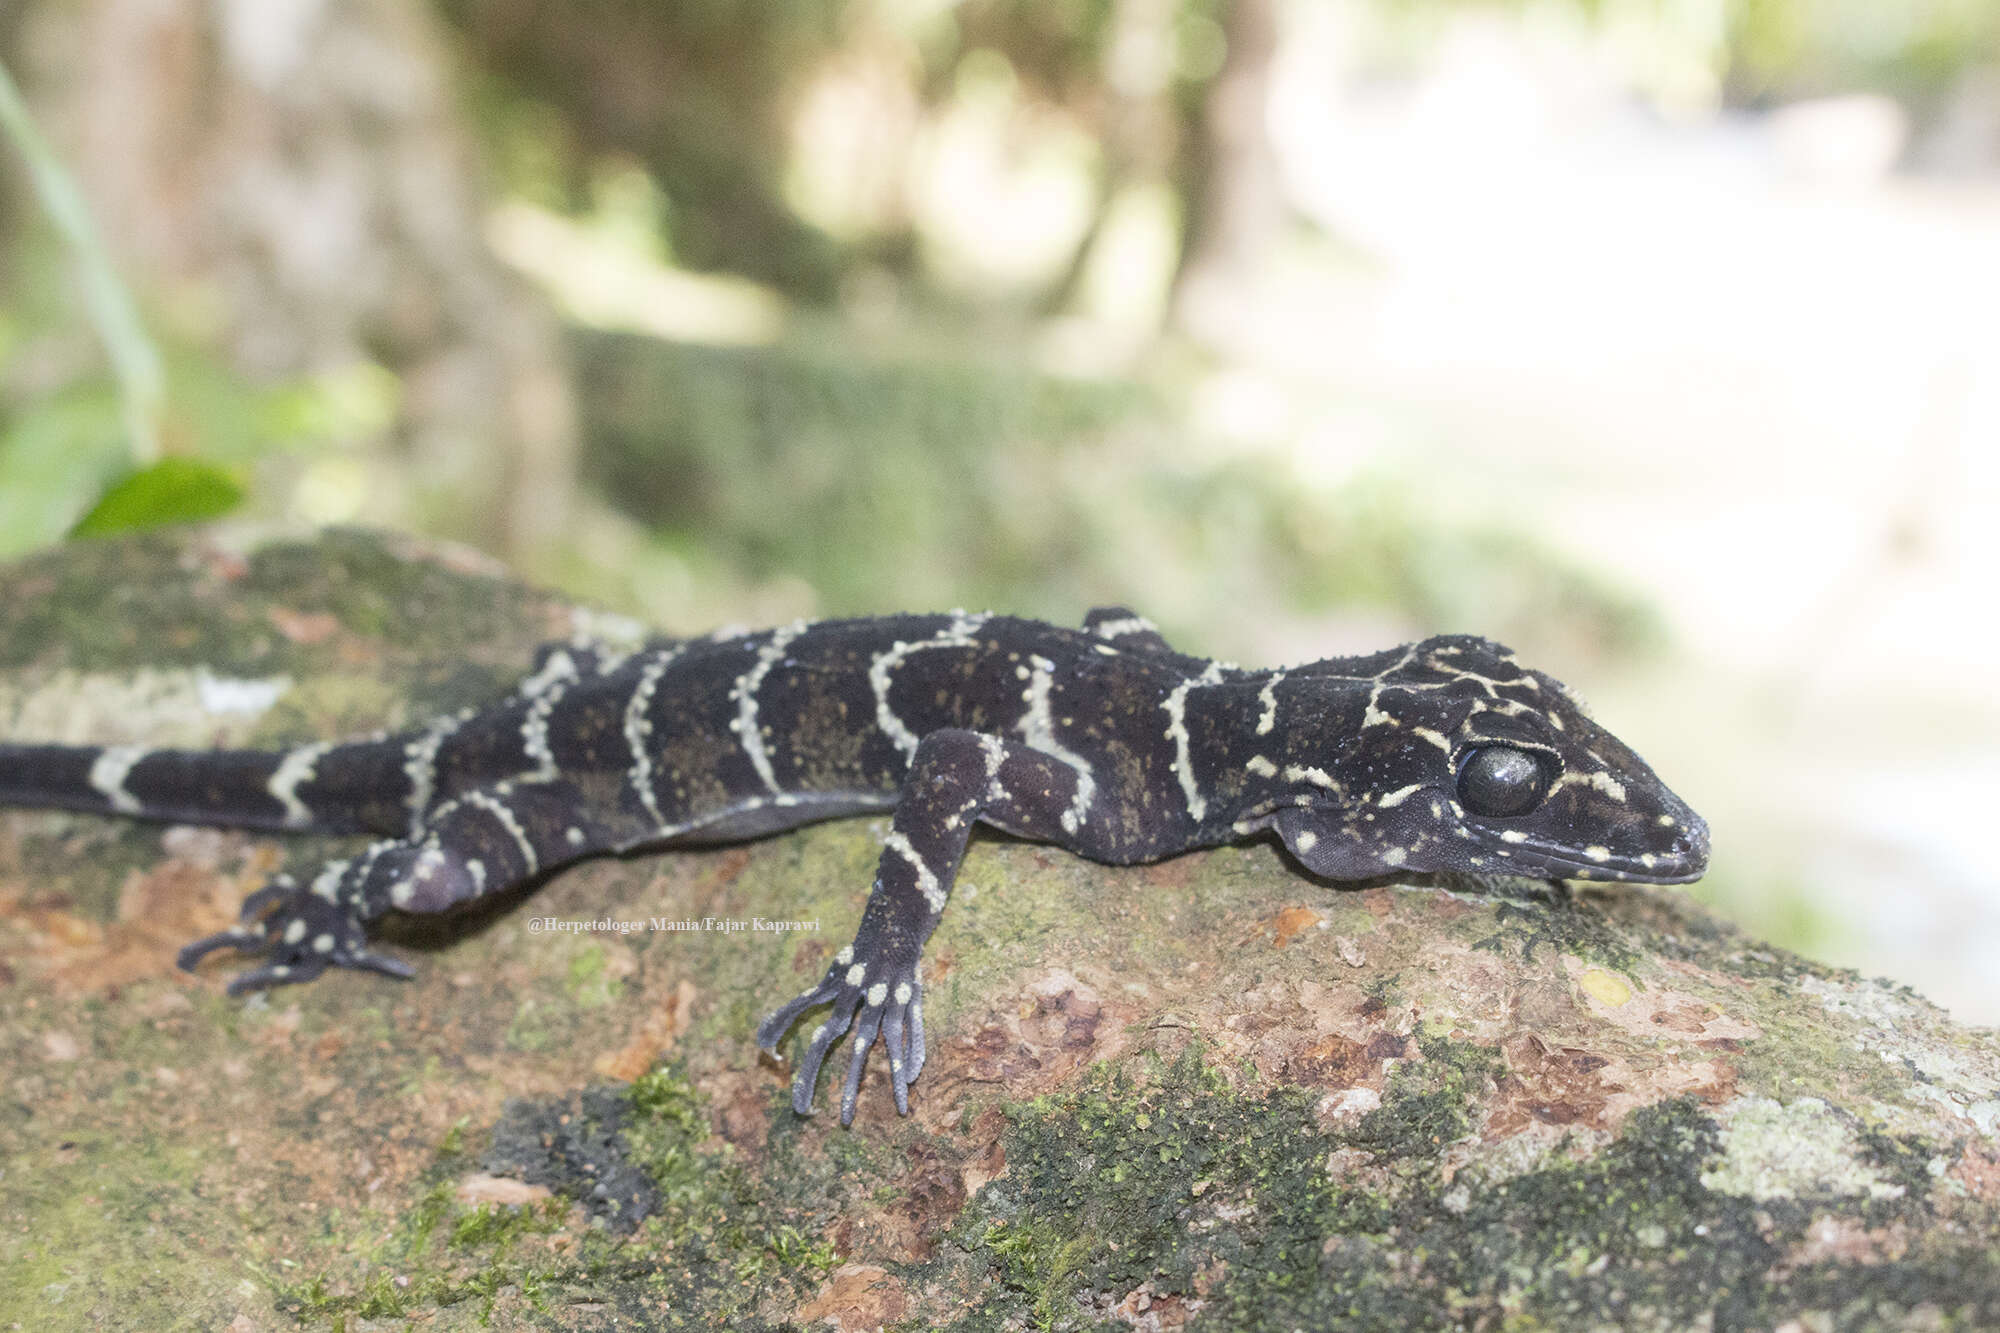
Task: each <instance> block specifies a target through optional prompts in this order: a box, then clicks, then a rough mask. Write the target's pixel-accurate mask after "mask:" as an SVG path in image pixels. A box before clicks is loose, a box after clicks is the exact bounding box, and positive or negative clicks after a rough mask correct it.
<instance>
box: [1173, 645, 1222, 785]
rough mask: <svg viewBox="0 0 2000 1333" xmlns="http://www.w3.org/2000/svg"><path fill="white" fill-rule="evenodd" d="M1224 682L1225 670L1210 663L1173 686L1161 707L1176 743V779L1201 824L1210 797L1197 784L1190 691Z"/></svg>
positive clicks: (1217, 664) (1214, 663) (1218, 665)
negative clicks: (1189, 713) (1189, 718)
mask: <svg viewBox="0 0 2000 1333" xmlns="http://www.w3.org/2000/svg"><path fill="white" fill-rule="evenodd" d="M1221 679H1222V667H1221V665H1220V664H1219V663H1216V662H1210V663H1209V664H1208V667H1207V669H1206V670H1204V671H1203V672H1202V673H1201V674H1200V675H1199V676H1197V677H1195V678H1194V679H1193V680H1184V681H1182V682H1181V683H1180V684H1178V685H1176V686H1174V688H1173V691H1172V692H1171V693H1170V694H1168V695H1167V699H1166V702H1165V703H1164V704H1163V705H1162V707H1164V708H1165V709H1166V710H1167V739H1168V740H1170V741H1172V742H1173V743H1174V776H1175V777H1177V778H1179V779H1180V784H1181V796H1182V798H1183V799H1184V800H1185V801H1186V803H1187V812H1188V818H1190V819H1192V820H1194V821H1195V822H1196V823H1200V822H1201V819H1202V817H1203V816H1204V815H1206V814H1207V813H1208V798H1207V797H1205V796H1203V795H1202V794H1201V786H1200V784H1198V783H1197V782H1196V781H1195V776H1194V756H1193V754H1192V752H1191V748H1190V742H1189V737H1188V729H1187V697H1188V691H1190V690H1192V689H1194V688H1196V687H1197V686H1201V685H1214V684H1217V683H1218V682H1220V681H1221Z"/></svg>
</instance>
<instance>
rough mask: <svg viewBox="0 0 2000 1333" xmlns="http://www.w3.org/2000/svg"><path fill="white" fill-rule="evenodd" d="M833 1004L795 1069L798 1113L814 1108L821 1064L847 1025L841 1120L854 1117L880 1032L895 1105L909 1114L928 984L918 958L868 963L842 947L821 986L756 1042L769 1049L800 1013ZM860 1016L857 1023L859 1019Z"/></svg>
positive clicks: (769, 1023) (760, 1032)
mask: <svg viewBox="0 0 2000 1333" xmlns="http://www.w3.org/2000/svg"><path fill="white" fill-rule="evenodd" d="M822 1004H831V1005H832V1006H833V1012H832V1013H831V1014H829V1015H827V1019H826V1021H825V1022H823V1023H821V1024H820V1025H819V1026H818V1027H816V1028H814V1029H813V1031H812V1035H811V1036H810V1037H808V1038H807V1039H806V1048H805V1051H804V1052H803V1053H802V1054H801V1055H800V1057H799V1065H798V1069H797V1070H796V1071H795V1072H794V1073H793V1075H792V1109H793V1110H794V1111H796V1112H798V1113H799V1114H800V1115H811V1114H812V1113H813V1093H814V1089H815V1085H816V1084H817V1083H818V1082H819V1070H820V1066H821V1065H822V1064H824V1063H825V1061H826V1056H827V1052H828V1051H830V1050H831V1049H833V1046H834V1044H835V1043H837V1042H838V1041H839V1040H840V1039H841V1037H843V1036H844V1035H846V1033H847V1029H848V1028H849V1027H853V1028H854V1029H855V1031H854V1050H853V1054H852V1056H851V1057H850V1058H849V1060H848V1064H847V1079H846V1082H845V1083H844V1084H843V1085H842V1088H841V1093H840V1123H841V1124H842V1125H850V1124H852V1123H854V1102H855V1097H856V1094H857V1093H858V1092H859V1091H860V1088H861V1071H862V1068H863V1067H864V1066H865V1065H866V1064H867V1061H868V1050H869V1048H870V1047H872V1046H873V1045H874V1044H875V1040H876V1038H877V1037H878V1036H879V1037H880V1038H881V1039H882V1045H883V1048H884V1049H885V1050H887V1051H888V1053H889V1077H890V1081H891V1084H892V1086H893V1087H894V1089H895V1096H896V1110H897V1111H898V1112H899V1113H900V1114H902V1115H908V1114H909V1113H910V1084H911V1083H913V1082H915V1081H916V1077H917V1075H918V1074H919V1073H920V1072H922V1070H923V1067H924V988H923V983H922V982H921V981H919V980H918V979H917V969H916V964H915V962H914V961H912V962H910V963H909V964H907V965H904V966H888V967H880V968H877V967H870V966H868V965H866V964H863V963H857V962H855V961H853V950H852V949H843V950H841V952H840V956H839V957H838V958H836V959H835V960H834V963H833V966H831V967H829V968H828V969H827V971H826V976H825V977H824V978H823V979H822V980H821V981H820V983H819V985H817V986H815V987H813V988H812V989H811V990H809V991H806V992H805V993H804V994H803V995H800V996H799V997H798V998H796V999H794V1000H792V1001H791V1002H790V1003H789V1004H787V1005H785V1006H784V1007H783V1008H782V1009H779V1010H778V1011H777V1012H776V1013H774V1014H772V1015H771V1016H770V1017H769V1018H766V1019H765V1020H764V1021H763V1022H762V1023H760V1024H758V1025H757V1044H758V1045H759V1046H761V1047H763V1048H764V1049H765V1050H766V1051H768V1052H769V1053H771V1054H772V1055H776V1054H777V1053H778V1040H779V1039H780V1038H781V1037H783V1036H784V1035H785V1033H786V1031H787V1030H788V1029H789V1028H790V1027H791V1026H792V1024H793V1022H795V1021H796V1020H797V1019H798V1016H799V1015H800V1014H802V1013H804V1012H805V1011H806V1010H808V1009H812V1008H814V1007H816V1006H818V1005H822ZM857 1014H858V1015H859V1018H860V1022H859V1023H858V1024H856V1022H855V1019H856V1016H857Z"/></svg>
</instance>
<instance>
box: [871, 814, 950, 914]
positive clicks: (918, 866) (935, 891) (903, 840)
mask: <svg viewBox="0 0 2000 1333" xmlns="http://www.w3.org/2000/svg"><path fill="white" fill-rule="evenodd" d="M882 845H883V846H884V847H887V848H888V849H889V850H890V851H892V852H894V853H896V854H897V855H898V856H900V857H902V858H903V859H904V860H905V861H908V862H909V863H910V868H911V869H912V870H914V871H916V872H917V891H918V892H919V893H921V894H923V895H924V903H925V905H926V906H928V907H929V908H930V909H931V915H932V916H936V915H937V914H938V913H940V912H942V911H944V901H945V893H944V889H943V888H942V887H940V886H939V884H938V878H937V876H936V875H934V874H932V873H931V868H930V867H929V866H927V865H925V864H924V858H923V857H921V856H918V855H917V849H916V848H915V847H912V846H911V845H910V840H909V839H908V838H907V837H905V836H904V835H903V834H901V833H899V832H897V831H896V830H894V829H891V830H890V831H889V835H888V836H887V837H885V838H883V839H882Z"/></svg>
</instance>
